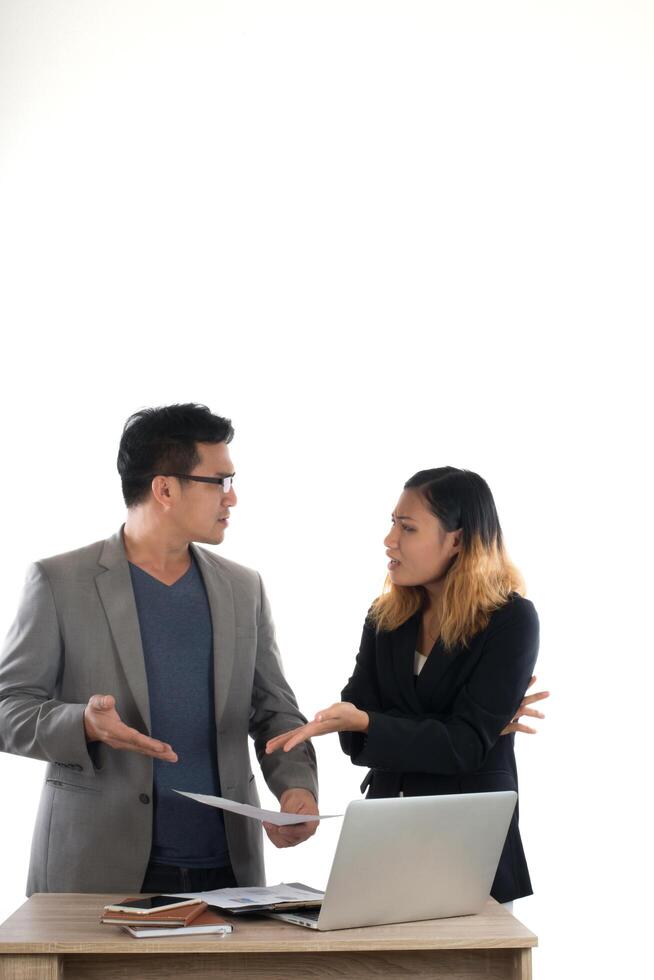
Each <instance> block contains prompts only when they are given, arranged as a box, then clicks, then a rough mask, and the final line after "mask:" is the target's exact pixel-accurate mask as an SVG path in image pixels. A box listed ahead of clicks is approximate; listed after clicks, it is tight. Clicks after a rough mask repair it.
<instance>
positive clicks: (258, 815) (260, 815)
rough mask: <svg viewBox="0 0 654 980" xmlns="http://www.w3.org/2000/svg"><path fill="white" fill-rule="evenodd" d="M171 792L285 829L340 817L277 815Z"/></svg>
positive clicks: (215, 798) (221, 798)
mask: <svg viewBox="0 0 654 980" xmlns="http://www.w3.org/2000/svg"><path fill="white" fill-rule="evenodd" d="M173 792H175V793H179V794H180V796H188V798H189V800H195V801H196V802H197V803H206V805H207V806H215V807H218V809H219V810H229V812H230V813H239V814H241V816H243V817H252V819H253V820H265V821H266V823H273V824H275V825H276V826H277V827H287V826H289V825H290V824H296V823H309V821H311V820H331V819H333V818H334V817H342V816H343V814H342V813H321V814H317V815H313V814H308V813H279V812H278V811H277V810H262V809H261V808H260V807H258V806H252V805H251V804H250V803H237V802H236V800H227V799H225V797H224V796H204V795H203V794H202V793H186V792H184V790H181V789H176V790H174V791H173Z"/></svg>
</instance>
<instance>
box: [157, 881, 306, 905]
mask: <svg viewBox="0 0 654 980" xmlns="http://www.w3.org/2000/svg"><path fill="white" fill-rule="evenodd" d="M170 894H171V895H173V896H174V897H175V898H201V899H202V901H203V902H206V903H207V905H215V906H217V907H218V908H220V909H226V910H228V909H247V908H249V907H250V906H257V905H274V904H276V903H277V902H306V901H309V902H314V901H316V900H320V899H322V898H324V897H325V893H324V892H319V891H316V889H314V888H309V886H303V885H300V884H293V885H285V884H280V885H268V886H267V887H258V886H253V887H251V888H217V889H215V890H214V891H211V892H184V893H183V894H182V893H181V892H171V893H170Z"/></svg>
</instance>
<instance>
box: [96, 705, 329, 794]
mask: <svg viewBox="0 0 654 980" xmlns="http://www.w3.org/2000/svg"><path fill="white" fill-rule="evenodd" d="M84 731H85V733H86V741H87V742H104V743H105V745H109V746H110V747H111V748H112V749H123V750H125V751H128V752H140V753H141V754H142V755H150V756H152V757H153V758H155V759H164V760H165V761H166V762H177V755H176V753H175V752H173V750H172V748H171V747H170V745H168V744H167V743H166V742H160V741H159V740H158V739H156V738H148V736H147V735H142V734H141V732H137V730H136V729H135V728H130V727H129V726H128V725H126V724H125V723H124V722H123V721H121V720H120V715H119V714H118V712H117V711H116V699H115V698H114V697H113V695H111V694H93V695H91V697H90V698H89V703H88V704H87V706H86V707H85V709H84ZM309 795H311V794H309ZM312 799H313V797H312Z"/></svg>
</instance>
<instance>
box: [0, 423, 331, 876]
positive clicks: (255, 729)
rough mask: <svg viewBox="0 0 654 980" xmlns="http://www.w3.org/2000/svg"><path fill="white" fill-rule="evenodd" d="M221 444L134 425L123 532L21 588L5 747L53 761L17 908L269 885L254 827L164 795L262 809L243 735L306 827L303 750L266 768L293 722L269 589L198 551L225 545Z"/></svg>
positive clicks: (1, 711)
mask: <svg viewBox="0 0 654 980" xmlns="http://www.w3.org/2000/svg"><path fill="white" fill-rule="evenodd" d="M233 434H234V432H233V429H232V426H231V422H230V421H229V420H228V419H224V418H220V417H219V416H216V415H212V414H211V412H210V411H209V409H208V408H206V407H205V406H202V405H172V406H168V407H164V408H157V409H144V410H143V411H140V412H137V413H135V414H134V415H132V416H131V417H130V418H129V419H128V420H127V423H126V424H125V428H124V430H123V435H122V439H121V443H120V449H119V453H118V471H119V473H120V476H121V481H122V489H123V496H124V498H125V503H126V505H127V520H126V522H125V524H124V526H123V527H122V528H121V529H120V530H119V531H118V532H117V533H116V534H114V535H113V536H112V537H111V538H109V539H107V540H106V541H98V542H95V543H94V544H91V545H88V546H87V547H85V548H80V549H79V550H76V551H71V552H68V553H66V554H63V555H57V556H55V557H53V558H47V559H44V560H42V561H39V562H36V563H35V564H34V565H32V567H31V568H30V570H29V572H28V576H27V582H26V586H25V591H24V594H23V597H22V601H21V605H20V609H19V612H18V615H17V617H16V620H15V622H14V624H13V626H12V627H11V629H10V632H9V635H8V637H7V641H6V644H5V649H4V654H3V657H2V661H1V663H0V749H1V750H3V751H5V752H14V753H17V754H19V755H25V756H28V757H30V758H34V759H43V760H45V761H46V762H47V763H48V766H47V769H46V775H45V785H44V788H43V792H42V796H41V803H40V807H39V811H38V815H37V819H36V826H35V830H34V837H33V841H32V854H31V861H30V870H29V877H28V884H27V894H28V895H31V894H32V892H34V891H41V892H46V891H53V892H65V891H76V892H84V891H86V892H120V891H123V892H125V893H128V892H134V891H139V890H143V891H200V890H205V889H212V888H219V887H226V886H229V885H235V884H237V883H238V884H263V883H264V881H265V878H264V865H263V847H262V835H261V830H260V826H259V824H258V823H257V822H256V821H254V820H250V819H248V818H246V817H239V816H236V815H234V814H231V813H227V812H223V811H221V810H217V809H215V808H214V807H208V806H205V805H203V804H200V803H197V802H195V801H193V800H190V799H189V798H188V797H184V796H181V795H179V794H177V793H175V792H174V790H176V789H179V790H186V791H191V792H199V793H209V794H212V795H224V796H227V797H230V798H232V799H235V800H239V801H241V802H245V803H253V804H255V805H256V804H258V796H257V791H256V787H255V784H254V776H253V775H252V772H251V770H250V762H249V755H248V746H247V736H248V734H250V735H251V736H252V737H253V739H254V743H255V749H256V753H257V757H258V759H259V762H260V764H261V768H262V771H263V775H264V777H265V780H266V782H267V784H268V786H269V787H270V789H271V790H272V792H273V793H274V794H275V795H276V796H277V798H278V799H279V801H280V805H281V809H282V810H285V811H287V812H291V813H306V814H315V813H317V812H318V811H317V804H316V800H317V776H316V763H315V753H314V751H313V748H312V747H311V746H306V745H303V746H301V747H300V748H298V749H297V750H296V751H295V752H289V753H288V754H284V753H278V754H276V755H274V756H270V755H266V754H265V745H266V742H267V741H268V740H269V739H270V738H271V737H274V736H275V735H278V734H280V733H282V732H285V731H288V730H289V729H290V728H295V727H297V726H298V725H301V724H303V723H304V722H305V718H304V717H303V715H301V713H300V712H299V710H298V707H297V703H296V700H295V697H294V695H293V692H292V691H291V689H290V687H289V685H288V683H287V682H286V680H285V678H284V675H283V672H282V667H281V662H280V658H279V653H278V650H277V646H276V643H275V636H274V628H273V624H272V620H271V617H270V608H269V604H268V601H267V598H266V594H265V592H264V589H263V585H262V582H261V578H260V576H259V575H258V573H257V572H255V571H252V570H251V569H249V568H245V567H243V566H242V565H237V564H236V563H235V562H232V561H227V560H226V559H224V558H221V557H218V556H217V555H216V554H215V553H213V552H210V551H207V550H205V549H203V548H199V547H197V546H196V544H194V542H202V543H204V544H214V545H217V544H220V543H221V542H222V540H223V538H224V536H225V530H226V528H227V526H228V521H229V516H230V511H231V508H232V507H234V506H235V504H236V494H235V492H234V486H233V478H234V467H233V464H232V460H231V458H230V453H229V443H230V442H231V440H232V437H233ZM316 826H317V825H316V823H315V822H308V823H302V824H298V825H295V826H291V827H284V828H277V827H273V826H268V825H266V831H267V833H268V836H269V837H270V839H271V840H272V841H273V843H274V844H275V845H276V846H278V847H289V846H293V845H295V844H297V843H299V842H300V841H302V840H305V839H306V838H307V837H309V836H310V835H311V834H312V833H314V832H315V829H316Z"/></svg>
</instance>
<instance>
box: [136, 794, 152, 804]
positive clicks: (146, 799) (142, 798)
mask: <svg viewBox="0 0 654 980" xmlns="http://www.w3.org/2000/svg"><path fill="white" fill-rule="evenodd" d="M139 800H140V801H141V803H149V802H150V797H149V796H148V794H147V793H141V795H140V796H139Z"/></svg>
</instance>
